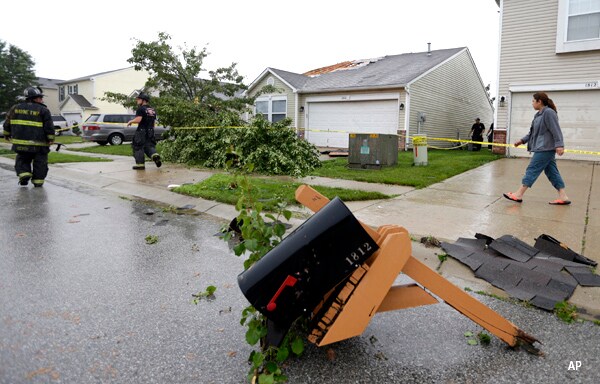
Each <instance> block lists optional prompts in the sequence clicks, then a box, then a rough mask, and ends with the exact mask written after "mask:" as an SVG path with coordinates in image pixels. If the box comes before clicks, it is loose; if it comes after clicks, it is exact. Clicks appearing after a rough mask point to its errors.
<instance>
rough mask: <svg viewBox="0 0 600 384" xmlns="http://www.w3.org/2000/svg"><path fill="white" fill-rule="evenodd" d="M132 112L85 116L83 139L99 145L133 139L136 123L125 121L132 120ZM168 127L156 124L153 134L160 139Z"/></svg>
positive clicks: (116, 143)
mask: <svg viewBox="0 0 600 384" xmlns="http://www.w3.org/2000/svg"><path fill="white" fill-rule="evenodd" d="M134 118H135V115H133V114H93V115H90V117H88V118H87V120H86V121H85V122H84V123H83V125H82V131H83V134H82V135H81V138H82V139H83V141H93V142H96V143H98V144H100V145H106V144H110V145H121V144H123V142H125V141H131V140H133V135H134V134H135V130H136V129H137V124H132V125H131V126H129V127H128V126H127V122H128V121H130V120H133V119H134ZM167 129H169V128H168V127H165V126H162V125H159V124H156V125H155V127H154V136H155V138H156V140H161V139H162V135H163V133H164V132H165V131H166V130H167Z"/></svg>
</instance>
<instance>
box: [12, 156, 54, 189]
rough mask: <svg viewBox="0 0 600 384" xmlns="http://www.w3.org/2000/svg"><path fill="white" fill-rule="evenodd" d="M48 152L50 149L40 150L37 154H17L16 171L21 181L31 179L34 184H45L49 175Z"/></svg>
mask: <svg viewBox="0 0 600 384" xmlns="http://www.w3.org/2000/svg"><path fill="white" fill-rule="evenodd" d="M44 149H45V150H44ZM48 152H49V150H48V148H43V149H42V148H40V150H39V151H37V152H17V158H16V160H15V171H17V176H18V177H19V179H22V178H23V177H29V178H31V182H32V183H33V184H38V185H41V184H43V183H44V179H45V178H46V176H47V175H48ZM32 165H33V167H32ZM32 168H33V169H32Z"/></svg>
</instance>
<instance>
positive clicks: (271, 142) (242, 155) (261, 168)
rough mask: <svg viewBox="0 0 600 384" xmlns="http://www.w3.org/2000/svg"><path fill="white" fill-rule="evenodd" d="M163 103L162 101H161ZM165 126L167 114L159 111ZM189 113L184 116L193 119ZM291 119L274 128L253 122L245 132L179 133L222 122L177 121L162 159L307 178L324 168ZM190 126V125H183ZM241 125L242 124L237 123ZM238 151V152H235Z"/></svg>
mask: <svg viewBox="0 0 600 384" xmlns="http://www.w3.org/2000/svg"><path fill="white" fill-rule="evenodd" d="M161 99H162V98H161ZM158 112H159V114H160V117H161V121H163V122H164V112H163V111H161V110H160V109H159V110H158ZM194 113H195V112H193V111H189V112H186V113H185V116H188V117H189V116H192V115H193V114H194ZM290 123H291V121H290V120H289V119H287V120H284V121H281V122H278V123H275V124H271V123H269V122H268V121H265V120H264V119H258V118H257V119H254V120H252V121H251V124H250V125H249V126H248V125H247V123H243V124H244V127H242V128H233V127H229V128H206V129H177V127H185V126H196V127H198V126H200V127H201V126H205V125H207V124H208V125H211V126H223V125H224V124H223V122H222V121H206V120H195V121H183V120H181V121H177V122H173V124H172V125H173V126H174V127H175V129H171V130H170V135H171V136H170V138H169V140H164V141H162V142H161V148H160V149H161V155H164V156H163V157H164V158H165V159H166V160H168V161H171V162H176V163H185V164H190V165H202V166H204V167H208V168H227V169H233V170H235V169H241V170H243V172H245V173H253V172H254V173H260V174H267V175H289V176H294V177H299V176H305V175H307V174H309V173H310V172H312V170H314V169H315V168H317V167H320V166H321V162H320V161H319V153H318V150H317V148H316V147H315V146H314V145H312V144H311V143H309V142H308V141H306V140H302V139H299V138H298V137H297V135H296V132H295V131H294V129H292V128H290ZM181 124H188V125H181ZM236 124H238V125H242V122H239V121H238V122H236ZM232 147H234V148H235V152H234V151H232Z"/></svg>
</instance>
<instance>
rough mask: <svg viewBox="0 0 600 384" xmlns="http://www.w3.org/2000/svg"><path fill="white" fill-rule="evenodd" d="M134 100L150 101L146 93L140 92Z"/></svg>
mask: <svg viewBox="0 0 600 384" xmlns="http://www.w3.org/2000/svg"><path fill="white" fill-rule="evenodd" d="M136 99H142V100H146V101H150V96H149V95H148V94H147V93H146V92H140V93H139V95H137V97H136Z"/></svg>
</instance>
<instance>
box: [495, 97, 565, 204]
mask: <svg viewBox="0 0 600 384" xmlns="http://www.w3.org/2000/svg"><path fill="white" fill-rule="evenodd" d="M531 105H532V106H533V109H535V110H536V111H537V113H536V114H535V116H534V117H533V121H532V122H531V128H530V129H529V133H528V134H527V135H525V136H524V137H523V138H522V139H520V140H517V141H516V142H515V147H518V146H519V145H522V144H525V143H527V150H528V151H529V152H532V153H533V156H532V158H531V161H530V162H529V166H527V170H526V171H525V176H524V177H523V180H522V182H521V184H522V185H521V187H520V188H519V189H518V190H517V192H514V193H513V192H508V193H505V194H504V197H506V198H507V199H509V200H512V201H515V202H517V203H521V202H522V201H523V195H524V194H525V192H526V191H527V189H529V188H531V186H532V185H533V183H535V181H536V180H537V178H538V176H539V175H540V174H541V173H542V171H544V173H545V174H546V177H548V180H550V183H552V186H553V187H554V188H556V190H557V192H558V199H556V200H554V201H551V202H550V204H552V205H569V204H571V201H570V200H569V197H568V196H567V193H566V192H565V182H564V181H563V179H562V177H561V176H560V172H559V171H558V167H557V166H556V155H558V156H562V155H563V153H565V145H564V142H563V135H562V131H561V130H560V125H558V115H557V114H556V105H554V102H553V101H552V99H550V98H549V97H548V95H547V94H546V93H544V92H536V93H534V94H533V100H532V101H531Z"/></svg>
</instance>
